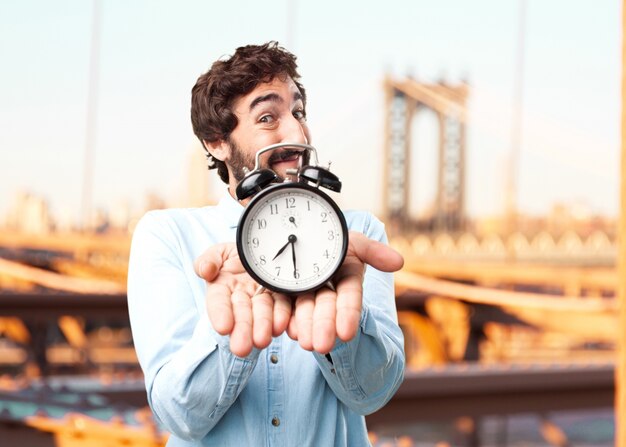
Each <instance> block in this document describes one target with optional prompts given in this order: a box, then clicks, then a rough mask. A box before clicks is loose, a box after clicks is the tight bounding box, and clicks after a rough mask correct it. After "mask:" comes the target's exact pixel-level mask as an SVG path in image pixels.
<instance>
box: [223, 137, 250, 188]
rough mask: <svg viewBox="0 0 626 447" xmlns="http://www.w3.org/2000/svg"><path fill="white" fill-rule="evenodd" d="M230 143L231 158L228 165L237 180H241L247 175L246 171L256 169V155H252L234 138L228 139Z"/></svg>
mask: <svg viewBox="0 0 626 447" xmlns="http://www.w3.org/2000/svg"><path fill="white" fill-rule="evenodd" d="M228 144H230V160H229V162H228V167H229V168H230V172H231V173H232V174H233V176H234V177H235V180H237V182H240V181H241V180H242V179H243V178H244V176H245V175H246V172H248V171H252V170H253V169H254V163H255V157H254V155H250V152H248V151H244V150H242V149H241V148H240V147H239V146H238V145H237V143H235V142H234V141H233V140H232V138H229V139H228ZM244 168H246V169H247V170H248V171H246V170H245V169H244Z"/></svg>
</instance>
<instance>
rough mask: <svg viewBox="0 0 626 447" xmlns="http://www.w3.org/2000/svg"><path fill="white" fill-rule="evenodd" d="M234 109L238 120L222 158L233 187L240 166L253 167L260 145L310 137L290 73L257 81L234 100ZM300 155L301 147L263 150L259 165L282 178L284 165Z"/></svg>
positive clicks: (240, 174)
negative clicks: (227, 148) (246, 91)
mask: <svg viewBox="0 0 626 447" xmlns="http://www.w3.org/2000/svg"><path fill="white" fill-rule="evenodd" d="M233 112H234V113H235V115H236V116H237V120H238V123H237V127H235V130H233V131H232V132H231V134H230V138H229V140H228V143H229V144H230V153H229V155H228V157H227V158H226V159H225V160H224V161H225V162H226V165H227V167H228V169H229V173H230V179H231V181H230V186H231V187H232V188H234V187H235V186H236V184H237V183H238V182H239V181H240V180H241V179H242V178H243V175H244V172H243V167H246V168H248V169H250V170H252V169H253V168H254V163H255V155H256V153H257V151H258V150H259V149H261V148H263V147H265V146H269V145H270V144H276V143H287V142H289V143H305V144H307V143H308V142H309V141H310V136H309V129H308V127H307V125H306V113H305V110H304V103H303V101H302V95H301V94H300V91H299V90H298V87H297V86H296V84H295V83H294V82H293V80H292V79H291V78H289V77H287V78H285V79H282V78H281V77H275V78H274V79H273V80H272V81H271V82H267V83H262V84H259V85H258V86H257V87H256V88H255V89H254V90H252V91H251V92H250V93H248V94H247V95H244V96H242V97H240V98H238V99H237V100H235V103H234V105H233ZM301 155H302V153H301V152H300V151H293V150H289V149H278V150H275V151H270V152H266V153H265V154H263V155H262V156H261V160H260V162H261V167H262V168H269V169H271V170H273V171H274V172H276V174H278V176H279V177H281V178H284V177H285V176H286V170H287V169H289V168H297V167H298V166H299V163H300V157H301Z"/></svg>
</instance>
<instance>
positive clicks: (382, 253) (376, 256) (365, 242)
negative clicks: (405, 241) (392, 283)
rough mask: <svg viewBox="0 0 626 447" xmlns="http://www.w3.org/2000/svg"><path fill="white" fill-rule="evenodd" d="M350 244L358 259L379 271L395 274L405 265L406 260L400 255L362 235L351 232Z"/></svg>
mask: <svg viewBox="0 0 626 447" xmlns="http://www.w3.org/2000/svg"><path fill="white" fill-rule="evenodd" d="M349 242H350V248H351V249H352V251H353V254H354V255H355V256H356V257H357V258H359V259H360V260H361V261H362V262H364V263H365V264H369V265H371V266H372V267H374V268H376V269H378V270H381V271H383V272H395V271H397V270H400V269H401V268H402V266H403V265H404V258H403V257H402V255H401V254H400V253H398V252H397V251H396V250H394V249H393V248H391V247H390V246H388V245H386V244H383V243H382V242H378V241H375V240H373V239H369V238H367V237H366V236H365V235H363V234H362V233H359V232H356V231H351V232H350V235H349Z"/></svg>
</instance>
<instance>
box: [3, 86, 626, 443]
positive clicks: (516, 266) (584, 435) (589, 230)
mask: <svg viewBox="0 0 626 447" xmlns="http://www.w3.org/2000/svg"><path fill="white" fill-rule="evenodd" d="M386 88H387V89H389V92H388V97H389V98H393V99H392V100H391V101H390V102H388V103H387V107H388V109H387V110H388V113H387V117H388V123H387V129H388V135H387V137H386V141H387V145H386V147H385V148H384V152H385V160H386V165H385V170H386V172H385V173H384V174H385V176H386V177H385V178H386V181H385V183H384V185H385V186H384V188H385V189H384V192H383V195H384V197H385V198H386V199H385V203H386V204H387V209H386V210H385V213H384V215H383V216H382V218H383V220H384V221H385V223H386V225H387V228H388V229H389V237H390V243H391V245H392V246H394V247H395V248H396V249H398V250H399V251H400V252H401V253H402V254H403V255H404V257H405V261H406V264H405V268H404V269H403V270H402V271H401V272H399V273H397V274H396V299H397V306H398V315H399V322H400V325H401V327H402V330H403V332H404V334H405V348H406V355H407V365H408V366H407V371H406V380H405V382H404V384H403V385H402V387H401V389H400V391H399V392H398V394H397V395H396V396H395V397H394V398H393V399H392V401H391V402H390V403H389V404H388V405H387V406H386V407H385V408H383V409H382V410H380V411H378V412H377V413H374V414H372V415H369V416H368V427H369V428H370V430H371V432H370V437H371V441H372V443H373V444H374V445H377V446H383V445H384V446H387V445H399V446H400V445H401V446H418V445H438V446H451V445H459V446H488V445H551V446H565V445H589V446H591V445H595V446H601V445H611V444H612V442H613V436H614V423H613V419H612V418H613V412H612V402H613V395H614V367H615V352H616V334H617V333H618V328H617V312H616V309H617V305H616V300H615V290H616V282H617V275H616V271H615V264H616V253H617V250H616V221H615V219H614V218H610V217H605V216H600V215H595V214H593V213H592V212H591V211H590V210H589V208H587V207H585V206H584V204H555V205H554V207H553V208H552V210H551V212H550V213H549V214H547V215H545V216H526V215H524V214H522V213H520V212H519V211H518V210H516V209H514V208H509V209H507V210H504V211H503V213H502V215H500V216H496V217H489V218H470V217H469V216H468V215H467V213H466V212H465V207H464V203H463V197H464V188H465V186H464V177H465V173H464V170H465V167H464V162H463V160H464V158H465V157H464V153H463V152H464V147H465V141H464V139H463V133H464V132H463V131H461V132H459V128H461V129H462V127H463V125H464V124H463V121H462V119H461V117H462V113H461V112H462V111H463V109H462V108H460V109H458V108H452V109H451V108H450V107H449V105H450V102H449V101H448V102H445V103H444V102H436V101H434V100H435V99H440V98H441V96H442V95H445V94H446V91H445V88H446V86H443V85H437V86H433V85H425V84H420V83H418V82H417V81H415V80H412V79H407V80H402V81H397V80H396V81H391V80H388V82H387V84H386ZM464 88H465V87H464ZM464 91H465V93H467V91H466V90H464ZM407 104H408V106H407ZM442 104H443V105H442ZM418 107H431V108H435V110H436V111H437V112H438V113H440V114H441V115H442V116H445V117H446V119H445V120H443V119H442V120H441V122H442V123H444V124H445V126H448V128H449V127H450V126H452V127H454V126H456V130H455V131H450V130H448V135H449V136H448V137H447V138H443V139H442V140H441V141H440V144H439V146H438V148H435V150H437V151H439V153H440V158H439V159H440V160H444V161H445V160H454V163H451V162H448V163H449V166H443V165H442V164H441V165H440V166H439V168H440V169H439V171H440V177H439V179H440V180H439V181H438V187H437V192H436V197H435V198H434V199H433V202H432V204H431V205H430V206H429V207H427V208H428V209H430V210H431V211H430V212H428V213H422V214H420V215H415V214H412V213H410V212H408V211H407V209H408V206H407V203H408V197H409V196H410V194H411V191H410V187H409V185H410V182H409V181H408V180H409V179H410V176H411V172H409V171H408V170H406V169H405V168H404V167H405V166H406V162H405V161H406V159H407V158H408V157H409V155H410V151H411V146H410V144H409V143H408V142H409V141H410V127H405V126H404V125H403V124H402V123H406V122H407V119H406V116H405V114H406V111H407V110H416V109H417V108H418ZM398 110H403V111H404V113H399V112H398ZM455 120H456V121H455ZM389 129H391V130H389ZM194 169H195V170H196V172H195V173H191V172H190V173H189V177H188V179H189V180H188V181H189V183H190V188H189V190H190V191H203V193H202V194H200V195H199V196H197V197H191V198H190V199H189V204H192V202H195V204H196V205H202V204H208V203H210V202H211V199H210V197H211V196H210V194H209V193H210V188H209V186H208V182H207V176H208V175H209V174H208V173H207V171H206V168H205V167H204V165H203V163H201V162H198V163H197V164H195V167H194ZM444 172H445V174H444ZM451 185H452V186H451ZM168 205H169V204H167V203H165V201H164V200H163V199H161V198H159V197H158V196H156V195H150V196H148V197H146V200H145V204H144V206H143V207H142V208H141V209H137V210H133V209H131V208H130V207H129V206H128V205H127V204H122V205H120V206H119V207H117V208H114V209H110V210H102V211H99V212H97V213H94V217H93V219H91V220H90V221H89V222H87V223H84V224H83V225H81V226H80V227H74V226H72V225H69V224H68V223H67V222H64V221H63V220H62V219H60V218H59V217H58V216H55V215H53V213H52V212H51V206H50V204H49V203H47V201H46V199H45V198H44V197H41V196H38V195H36V194H30V193H28V192H24V193H21V194H20V195H18V196H17V197H15V200H14V204H13V206H12V208H11V209H10V212H9V213H8V215H7V216H6V217H5V220H4V224H3V226H2V231H1V232H0V373H2V374H3V375H2V376H0V438H1V439H10V440H15V442H17V440H18V439H19V442H20V444H21V445H23V446H29V445H32V446H42V445H59V446H65V445H68V446H70V445H78V444H77V443H78V441H77V440H80V445H111V446H114V445H120V446H121V445H153V446H158V445H163V444H164V442H165V440H166V439H167V433H165V432H164V431H162V429H161V428H160V427H159V426H158V425H157V424H156V423H155V421H154V420H153V418H152V416H151V413H150V411H149V409H148V408H147V407H146V400H145V391H144V389H143V381H142V374H141V370H140V369H139V367H138V364H137V359H136V356H135V353H134V350H133V345H132V335H131V332H130V328H129V324H128V315H127V309H126V296H125V287H126V269H127V259H128V253H129V246H130V240H131V235H132V231H133V228H134V226H135V224H136V223H137V220H138V218H139V217H140V216H141V215H142V214H143V213H144V212H145V211H147V210H149V209H156V208H163V207H166V206H168ZM8 445H13V444H8Z"/></svg>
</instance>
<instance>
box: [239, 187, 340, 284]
mask: <svg viewBox="0 0 626 447" xmlns="http://www.w3.org/2000/svg"><path fill="white" fill-rule="evenodd" d="M347 246H348V231H347V226H346V221H345V219H344V217H343V214H342V213H341V211H340V210H339V208H338V207H337V205H336V204H335V202H333V201H332V199H330V197H328V196H327V195H326V194H325V193H323V192H322V191H320V190H319V189H317V188H313V187H311V186H308V185H306V184H301V183H283V184H279V185H276V186H270V187H269V188H267V189H265V190H263V191H261V192H260V193H258V194H257V195H256V196H255V197H254V198H253V199H252V201H251V202H250V203H249V204H248V206H247V207H246V210H245V211H244V214H243V215H242V217H241V220H240V223H239V227H238V229H237V249H238V251H239V257H240V258H241V262H242V264H243V265H244V267H245V268H246V270H247V271H248V273H250V275H251V276H252V277H253V278H254V279H255V280H256V281H257V282H258V283H259V284H261V285H263V286H265V287H266V288H268V289H271V290H274V291H277V292H282V293H287V294H296V293H304V292H306V291H310V290H314V289H316V288H318V287H320V286H321V285H323V284H324V283H326V281H328V280H329V279H330V278H331V277H332V275H333V274H334V273H335V272H336V271H337V269H338V268H339V267H340V266H341V264H342V263H343V260H344V258H345V255H346V249H347Z"/></svg>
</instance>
